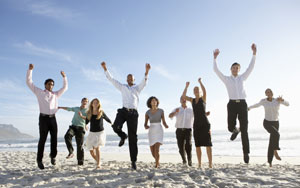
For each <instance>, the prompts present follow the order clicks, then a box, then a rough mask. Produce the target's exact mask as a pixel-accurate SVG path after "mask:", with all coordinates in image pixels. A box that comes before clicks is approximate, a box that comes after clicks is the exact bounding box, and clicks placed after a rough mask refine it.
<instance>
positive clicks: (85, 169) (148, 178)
mask: <svg viewBox="0 0 300 188" xmlns="http://www.w3.org/2000/svg"><path fill="white" fill-rule="evenodd" d="M203 153H204V152H203ZM48 155H49V153H47V152H45V154H44V159H43V162H44V165H45V169H44V170H40V169H38V167H37V164H36V153H35V152H24V151H14V152H5V151H3V152H0V187H85V186H89V187H124V188H130V187H300V157H283V160H282V161H276V159H275V160H274V164H273V167H272V168H270V167H269V166H268V164H267V163H266V157H253V156H251V155H250V164H249V165H246V164H244V163H243V161H242V160H243V159H242V157H232V156H213V162H214V165H213V168H212V169H209V168H208V164H207V157H206V154H205V155H204V156H203V165H202V166H203V167H202V168H201V169H199V168H196V166H197V162H196V160H197V159H196V156H193V166H192V167H187V166H184V165H182V164H181V161H180V156H179V154H178V155H176V154H164V153H161V166H160V168H159V169H155V168H154V167H153V166H154V163H153V161H154V160H153V159H152V157H151V155H150V153H149V154H139V156H138V162H137V168H138V169H137V170H136V171H134V170H132V169H131V168H130V164H131V163H130V162H129V154H124V153H102V155H101V169H95V167H96V164H95V161H94V160H93V159H92V158H91V157H90V154H89V153H88V152H85V161H84V165H83V166H78V165H77V160H76V156H75V157H74V158H72V159H66V158H65V157H66V156H67V153H64V152H59V153H58V155H57V165H56V166H52V165H51V164H50V158H49V156H48Z"/></svg>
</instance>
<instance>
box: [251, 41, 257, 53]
mask: <svg viewBox="0 0 300 188" xmlns="http://www.w3.org/2000/svg"><path fill="white" fill-rule="evenodd" d="M251 49H252V51H253V55H256V51H257V48H256V44H254V43H253V44H252V45H251Z"/></svg>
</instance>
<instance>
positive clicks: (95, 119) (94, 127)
mask: <svg viewBox="0 0 300 188" xmlns="http://www.w3.org/2000/svg"><path fill="white" fill-rule="evenodd" d="M79 115H80V116H81V118H83V119H86V124H88V123H89V122H90V132H89V135H88V137H87V139H86V148H87V149H88V150H90V154H91V156H92V157H93V158H94V159H95V160H96V162H97V167H96V168H100V146H105V141H106V134H105V131H104V127H103V119H105V120H106V121H107V122H108V123H110V124H111V121H110V119H109V118H108V117H107V116H106V114H105V113H104V112H103V110H102V108H101V103H100V101H99V100H98V99H97V98H95V99H93V100H92V102H91V103H90V106H89V109H88V111H87V116H86V117H85V116H82V114H81V113H80V112H79Z"/></svg>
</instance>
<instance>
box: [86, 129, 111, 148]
mask: <svg viewBox="0 0 300 188" xmlns="http://www.w3.org/2000/svg"><path fill="white" fill-rule="evenodd" d="M105 142H106V133H105V131H104V130H103V131H100V132H89V135H88V136H87V138H86V142H85V146H86V149H88V150H92V149H93V148H96V147H98V146H105Z"/></svg>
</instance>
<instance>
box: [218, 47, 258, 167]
mask: <svg viewBox="0 0 300 188" xmlns="http://www.w3.org/2000/svg"><path fill="white" fill-rule="evenodd" d="M251 48H252V51H253V56H252V59H251V62H250V65H249V67H248V68H247V70H246V71H245V72H244V73H243V74H241V75H239V72H240V68H241V66H240V64H238V63H233V64H232V65H231V76H225V75H223V74H222V73H221V72H220V71H219V69H218V67H217V57H218V55H219V53H220V51H219V49H216V50H215V51H214V63H213V64H214V66H213V67H214V71H215V73H216V74H217V76H218V77H219V78H220V79H221V80H222V82H223V83H224V84H225V86H226V88H227V93H228V96H229V102H228V104H227V113H228V117H227V123H228V130H229V131H230V132H231V133H232V135H231V137H230V140H234V139H235V138H236V137H237V135H238V133H239V132H241V137H242V145H243V154H244V162H245V163H247V164H248V163H249V153H250V147H249V138H248V109H247V103H246V92H245V89H244V82H245V81H246V80H247V78H248V77H249V75H250V73H251V72H252V70H253V68H254V64H255V59H256V51H257V50H256V45H255V44H252V46H251ZM237 118H238V119H239V122H240V128H237V127H236V119H237Z"/></svg>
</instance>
